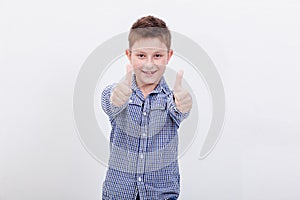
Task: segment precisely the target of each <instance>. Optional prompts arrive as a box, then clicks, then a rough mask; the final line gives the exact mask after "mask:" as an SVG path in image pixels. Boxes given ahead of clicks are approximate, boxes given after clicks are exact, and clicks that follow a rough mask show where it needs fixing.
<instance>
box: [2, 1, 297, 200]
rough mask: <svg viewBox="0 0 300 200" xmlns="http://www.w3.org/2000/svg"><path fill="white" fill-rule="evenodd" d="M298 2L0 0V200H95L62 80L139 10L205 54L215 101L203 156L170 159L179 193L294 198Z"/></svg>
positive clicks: (193, 153)
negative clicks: (219, 110)
mask: <svg viewBox="0 0 300 200" xmlns="http://www.w3.org/2000/svg"><path fill="white" fill-rule="evenodd" d="M299 9H300V3H299V1H296V0H286V1H283V0H282V1H276V0H275V1H274V0H273V1H271V0H260V1H258V0H251V1H250V0H248V1H238V0H227V1H222V0H210V1H208V0H205V1H204V0H203V1H191V0H185V1H183V0H182V1H179V0H172V1H171V0H166V1H158V0H152V1H142V0H139V1H137V0H131V1H116V0H115V1H103V2H101V1H96V0H94V1H92V0H88V1H67V0H64V1H61V0H60V1H58V0H52V1H37V0H36V1H34V0H28V1H13V0H12V1H8V0H6V1H5V0H4V1H0V25H1V26H0V91H1V98H0V123H1V125H0V199H1V200H19V199H23V200H40V199H43V200H48V199H49V200H50V199H57V200H67V199H70V200H71V199H72V200H82V199H85V200H94V199H100V195H101V186H102V181H103V179H104V175H105V167H104V166H102V165H101V164H100V163H98V162H97V161H96V160H94V159H93V158H92V157H91V156H90V155H89V154H88V153H87V151H86V150H85V149H84V148H83V146H82V144H81V143H80V140H79V138H78V136H77V133H76V131H75V123H74V121H73V111H72V97H73V89H74V84H75V81H76V77H77V74H78V72H79V70H80V67H81V65H82V64H83V62H84V61H85V59H86V58H87V56H88V55H89V54H90V53H91V52H92V51H93V50H94V49H95V48H96V47H97V46H98V45H100V44H101V43H102V42H104V41H106V40H107V39H109V38H110V37H112V36H114V35H116V34H118V33H121V32H124V31H127V30H128V29H129V27H130V25H131V24H132V23H133V22H134V21H135V20H136V19H137V18H139V17H141V16H144V15H147V14H153V15H155V16H158V17H161V18H162V19H164V20H165V21H166V22H167V24H168V25H169V27H170V29H172V30H174V31H177V32H180V33H182V34H184V35H186V36H188V37H190V38H191V39H193V40H194V41H196V42H197V43H198V44H199V45H201V46H202V47H203V49H205V51H206V52H207V53H208V55H209V56H210V57H211V58H212V60H213V61H214V63H215V65H216V66H217V68H218V70H219V73H220V75H221V77H222V79H223V83H224V87H225V93H226V98H227V113H226V124H225V127H224V131H223V136H222V138H221V139H220V141H219V143H218V144H217V146H216V148H215V149H214V151H213V152H212V154H211V155H210V156H209V157H208V158H206V159H205V160H198V156H199V151H200V147H199V141H198V143H197V142H195V143H194V145H193V146H192V147H191V148H190V150H189V151H188V152H187V153H186V154H185V156H183V157H182V158H181V159H180V170H181V175H182V182H181V184H182V190H181V198H180V199H184V200H185V199H196V200H197V199H205V200H220V199H221V200H241V199H242V200H253V199H255V200H265V199H273V200H286V199H288V200H296V199H299V198H300V192H299V189H298V187H299V184H300V173H299V171H298V169H299V167H300V160H299V154H300V146H299V144H300V142H299V141H300V134H299V133H300V125H299V119H300V118H299V113H300V105H299V102H300V94H299V84H300V80H299V79H298V76H299V75H300V66H299V64H300V61H299V58H298V57H299V55H298V54H299V52H300V21H299V18H300V14H299ZM297 122H298V123H297Z"/></svg>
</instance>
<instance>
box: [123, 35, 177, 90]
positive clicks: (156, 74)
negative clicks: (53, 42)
mask: <svg viewBox="0 0 300 200" xmlns="http://www.w3.org/2000/svg"><path fill="white" fill-rule="evenodd" d="M126 55H127V57H128V59H129V61H130V63H131V64H132V66H133V70H134V73H135V75H136V82H137V86H138V87H139V88H145V87H148V86H150V87H155V86H156V85H157V84H158V83H159V81H160V79H161V77H162V76H163V74H164V72H165V69H166V65H167V64H168V62H169V60H170V58H171V56H172V55H173V51H172V50H171V49H170V50H169V51H168V49H167V47H166V45H165V44H164V43H163V42H161V41H160V39H159V38H142V39H140V40H138V41H136V42H135V43H134V44H133V46H132V48H131V50H129V49H127V50H126Z"/></svg>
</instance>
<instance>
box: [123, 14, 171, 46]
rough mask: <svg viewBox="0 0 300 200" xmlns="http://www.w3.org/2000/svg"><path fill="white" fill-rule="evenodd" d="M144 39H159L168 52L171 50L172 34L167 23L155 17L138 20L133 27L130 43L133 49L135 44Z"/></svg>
mask: <svg viewBox="0 0 300 200" xmlns="http://www.w3.org/2000/svg"><path fill="white" fill-rule="evenodd" d="M142 38H159V39H160V40H161V42H163V43H164V44H165V45H166V47H167V48H168V50H170V48H171V33H170V30H169V29H168V27H167V25H166V23H165V22H164V21H163V20H161V19H159V18H157V17H154V16H151V15H149V16H145V17H142V18H140V19H138V20H137V21H136V22H135V23H134V24H133V25H132V27H131V29H130V32H129V35H128V42H129V48H130V49H131V48H132V46H133V44H134V43H135V42H136V41H138V40H140V39H142Z"/></svg>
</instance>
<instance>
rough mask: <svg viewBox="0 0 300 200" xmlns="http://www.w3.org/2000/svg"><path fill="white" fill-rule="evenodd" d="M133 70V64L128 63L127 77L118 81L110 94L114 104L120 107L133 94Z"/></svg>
mask: <svg viewBox="0 0 300 200" xmlns="http://www.w3.org/2000/svg"><path fill="white" fill-rule="evenodd" d="M132 70H133V67H132V65H131V64H128V65H127V73H126V79H125V80H123V81H121V82H120V83H118V85H117V86H116V87H115V88H114V89H113V91H112V94H111V96H110V101H111V103H112V104H113V105H114V106H117V107H120V106H122V105H124V104H125V103H126V101H127V100H128V98H129V97H130V96H131V93H132V90H131V81H132Z"/></svg>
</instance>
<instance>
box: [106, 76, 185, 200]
mask: <svg viewBox="0 0 300 200" xmlns="http://www.w3.org/2000/svg"><path fill="white" fill-rule="evenodd" d="M116 85H117V84H112V85H109V86H107V87H106V88H105V89H104V91H103V92H102V108H103V110H104V112H105V113H106V114H107V115H108V117H109V120H110V122H111V126H112V130H111V133H110V158H109V167H108V170H107V173H106V178H105V181H104V183H103V186H102V191H103V192H102V199H103V200H131V199H132V200H133V199H136V197H137V194H138V193H139V196H140V199H141V200H146V199H149V200H150V199H151V200H153V199H158V200H162V199H169V198H174V199H176V198H177V197H178V196H179V192H180V174H179V167H178V160H177V156H178V134H177V129H178V128H179V125H180V123H181V121H182V120H183V119H185V118H186V117H187V116H188V114H189V113H184V114H183V113H181V112H180V111H178V110H177V109H176V106H175V103H174V98H173V92H172V91H171V90H170V89H169V87H168V85H167V84H166V82H165V79H164V77H162V79H161V80H160V82H159V84H158V85H157V87H156V88H155V89H154V90H153V91H152V92H151V93H150V94H149V95H148V96H147V98H146V99H145V98H144V96H143V93H142V91H141V90H140V89H139V88H138V87H137V85H136V80H135V75H133V79H132V84H131V88H132V94H131V97H130V98H129V99H128V100H127V102H126V103H125V104H124V105H123V106H120V107H116V106H114V105H113V104H112V103H111V102H110V95H111V92H112V90H113V88H114V87H115V86H116Z"/></svg>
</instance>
